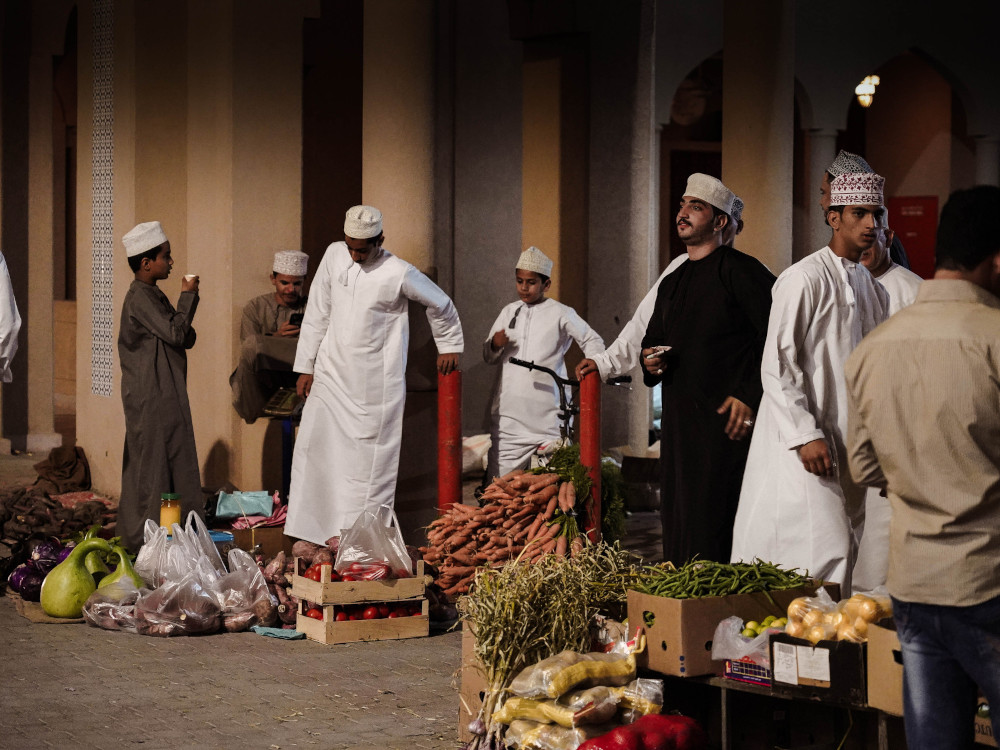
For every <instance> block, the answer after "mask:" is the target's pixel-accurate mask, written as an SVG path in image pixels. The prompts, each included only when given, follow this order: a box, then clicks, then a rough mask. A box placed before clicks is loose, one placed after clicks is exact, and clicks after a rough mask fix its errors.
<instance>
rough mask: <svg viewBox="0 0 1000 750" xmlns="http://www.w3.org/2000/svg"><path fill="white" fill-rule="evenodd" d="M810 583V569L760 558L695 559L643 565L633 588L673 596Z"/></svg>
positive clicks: (693, 596)
mask: <svg viewBox="0 0 1000 750" xmlns="http://www.w3.org/2000/svg"><path fill="white" fill-rule="evenodd" d="M808 583H810V579H809V573H808V571H807V572H805V573H799V570H798V568H794V569H793V570H783V569H782V568H780V567H778V566H777V565H775V564H774V563H770V562H764V561H763V560H761V559H760V558H757V559H756V560H754V561H753V562H752V563H742V562H738V563H720V562H712V561H710V560H698V559H695V560H691V561H689V562H687V563H685V564H684V565H682V566H681V567H679V568H678V567H675V566H674V565H673V563H662V564H660V565H650V566H646V567H645V568H643V570H642V573H641V574H640V575H639V578H638V580H637V581H636V582H635V583H634V585H633V588H634V589H635V590H636V591H640V592H642V593H643V594H650V595H652V596H665V597H668V598H671V599H699V598H702V597H706V596H729V595H730V594H751V593H754V592H756V591H764V592H767V591H778V590H781V589H794V588H798V587H799V586H805V585H807V584H808Z"/></svg>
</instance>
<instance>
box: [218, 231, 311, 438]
mask: <svg viewBox="0 0 1000 750" xmlns="http://www.w3.org/2000/svg"><path fill="white" fill-rule="evenodd" d="M308 268H309V256H308V255H306V254H305V253H303V252H301V251H299V250H282V251H281V252H278V253H275V254H274V263H273V264H272V267H271V284H272V285H273V286H274V292H272V293H268V294H262V295H260V296H259V297H254V298H253V299H252V300H250V301H249V302H248V303H247V304H246V307H244V308H243V319H242V321H241V322H240V361H239V364H238V365H237V366H236V370H234V371H233V374H232V375H230V376H229V385H230V387H231V388H232V389H233V408H234V409H236V413H237V414H239V415H240V417H242V418H243V421H245V422H246V423H247V424H253V423H254V422H255V421H256V420H257V419H258V418H259V417H261V416H263V414H264V407H265V406H266V405H267V402H268V399H270V398H271V396H272V395H274V393H275V392H276V391H277V390H278V389H279V388H295V381H296V380H297V378H298V375H296V374H295V373H294V372H292V364H294V362H295V347H296V345H297V344H298V340H299V326H300V325H301V323H302V315H303V313H305V310H306V298H305V297H304V296H303V294H302V285H303V284H304V283H305V278H306V271H307V270H308Z"/></svg>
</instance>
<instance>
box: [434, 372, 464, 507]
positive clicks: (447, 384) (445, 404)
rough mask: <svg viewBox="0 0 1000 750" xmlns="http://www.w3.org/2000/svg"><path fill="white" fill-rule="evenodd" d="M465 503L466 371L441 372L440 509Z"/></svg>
mask: <svg viewBox="0 0 1000 750" xmlns="http://www.w3.org/2000/svg"><path fill="white" fill-rule="evenodd" d="M460 502H462V372H461V371H460V370H454V371H452V372H450V373H448V374H447V375H442V374H441V373H440V372H439V373H438V510H439V511H441V512H444V511H446V510H447V509H448V508H450V507H451V506H452V504H454V503H460Z"/></svg>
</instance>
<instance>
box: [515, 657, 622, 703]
mask: <svg viewBox="0 0 1000 750" xmlns="http://www.w3.org/2000/svg"><path fill="white" fill-rule="evenodd" d="M634 679H635V654H634V653H632V654H628V655H625V654H617V653H611V654H605V653H593V652H592V653H588V654H580V653H577V652H576V651H570V650H566V651H561V652H559V653H558V654H555V655H554V656H550V657H549V658H547V659H543V660H542V661H540V662H538V663H536V664H532V665H531V666H530V667H526V668H525V669H523V670H522V671H521V672H520V674H518V675H517V676H516V677H515V678H514V680H513V682H511V684H510V692H511V693H512V694H513V695H517V696H521V697H522V698H545V697H548V698H559V697H560V696H562V695H563V694H564V693H566V692H568V691H570V690H572V689H574V688H583V687H590V686H594V685H607V686H621V685H626V684H628V683H629V682H631V681H632V680H634Z"/></svg>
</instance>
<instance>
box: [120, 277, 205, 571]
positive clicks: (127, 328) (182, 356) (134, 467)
mask: <svg viewBox="0 0 1000 750" xmlns="http://www.w3.org/2000/svg"><path fill="white" fill-rule="evenodd" d="M177 307H178V308H179V309H177V310H175V309H174V306H173V305H171V304H170V301H169V300H168V299H167V296H166V295H165V294H164V293H163V292H161V291H160V290H159V289H158V288H157V287H156V286H155V285H153V284H147V283H145V282H143V281H139V280H138V279H136V280H135V281H133V282H132V285H131V286H130V287H129V290H128V292H127V293H126V295H125V302H124V304H123V305H122V321H121V328H120V330H119V333H118V358H119V360H120V361H121V366H122V405H123V406H124V407H125V452H124V455H123V457H122V492H121V499H120V501H119V504H118V521H117V533H118V534H119V535H120V536H121V537H122V542H124V544H125V547H126V548H127V549H128V550H129V551H130V552H136V551H138V549H139V548H140V547H141V546H142V541H143V539H142V530H143V525H144V524H145V522H146V519H147V518H151V519H153V520H154V521H157V522H159V518H160V493H163V492H176V493H180V495H181V512H182V515H181V520H182V522H183V521H184V520H186V519H187V516H188V513H189V512H190V511H192V510H194V511H196V512H197V513H198V514H199V515H201V516H202V517H203V518H204V515H205V501H204V498H203V497H202V492H201V473H200V472H199V469H198V451H197V449H196V448H195V443H194V428H193V426H192V424H191V407H190V405H189V404H188V395H187V353H186V351H185V350H187V349H190V348H191V347H192V346H194V341H195V331H194V329H193V328H192V327H191V321H192V320H193V319H194V313H195V310H196V309H197V308H198V294H197V292H181V296H180V299H179V300H178V302H177Z"/></svg>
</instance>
